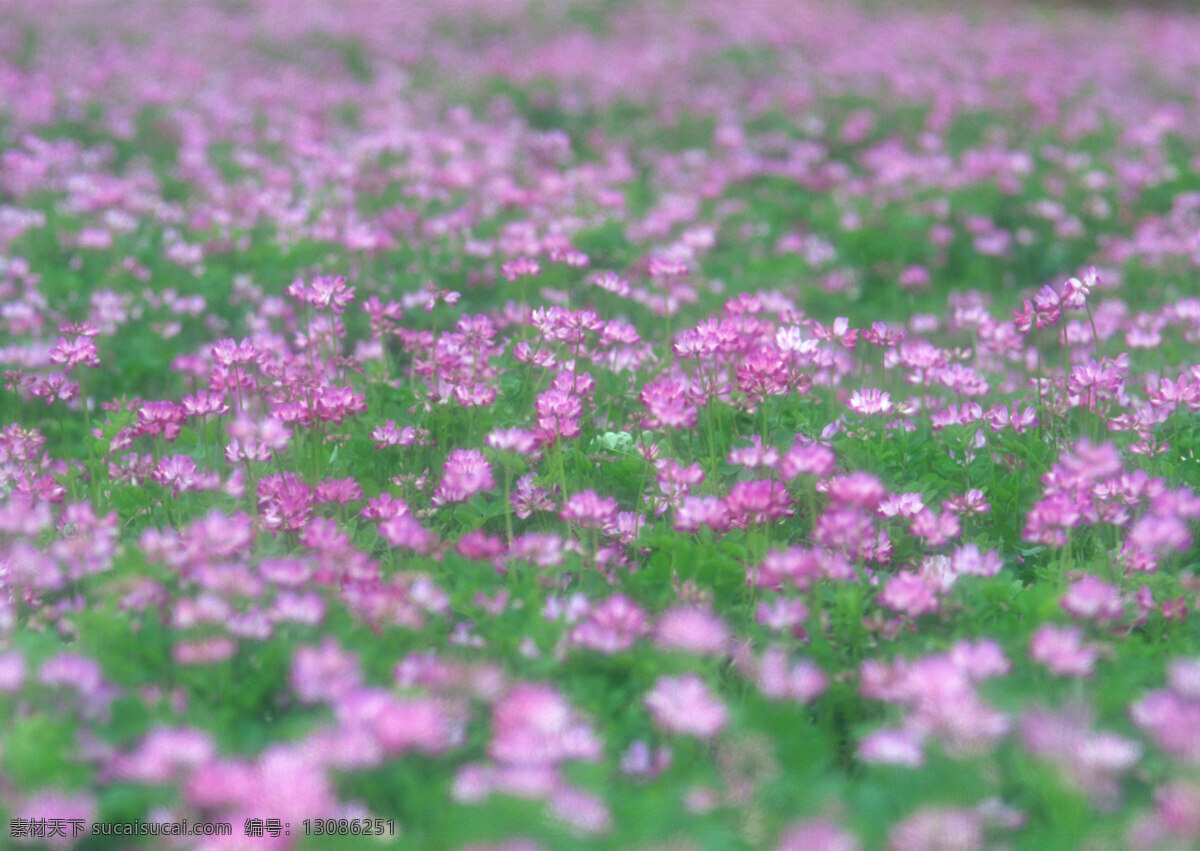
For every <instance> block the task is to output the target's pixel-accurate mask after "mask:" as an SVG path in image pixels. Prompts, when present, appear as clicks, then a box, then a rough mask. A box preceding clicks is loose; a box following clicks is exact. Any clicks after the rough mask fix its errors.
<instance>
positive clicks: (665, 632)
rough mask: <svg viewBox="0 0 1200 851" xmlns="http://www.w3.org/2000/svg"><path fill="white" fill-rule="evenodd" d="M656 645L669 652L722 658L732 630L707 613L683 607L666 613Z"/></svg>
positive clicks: (661, 620) (655, 637) (656, 637)
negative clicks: (678, 651)
mask: <svg viewBox="0 0 1200 851" xmlns="http://www.w3.org/2000/svg"><path fill="white" fill-rule="evenodd" d="M654 641H655V643H656V644H657V645H658V646H659V647H662V648H665V649H668V650H683V651H685V652H687V653H697V654H700V655H706V656H720V655H722V654H724V653H725V651H726V649H727V647H728V643H729V629H728V628H727V627H726V626H725V622H724V621H722V620H721V619H720V618H719V617H717V616H716V615H715V614H713V613H712V612H710V611H708V610H707V609H701V608H696V607H694V606H680V607H677V608H674V609H670V610H668V611H667V612H665V613H664V614H663V615H662V616H661V617H660V618H659V619H658V623H657V624H656V625H655V628H654Z"/></svg>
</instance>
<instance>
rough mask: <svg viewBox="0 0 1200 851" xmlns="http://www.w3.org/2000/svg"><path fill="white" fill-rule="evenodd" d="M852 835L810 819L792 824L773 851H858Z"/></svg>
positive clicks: (858, 847) (819, 819)
mask: <svg viewBox="0 0 1200 851" xmlns="http://www.w3.org/2000/svg"><path fill="white" fill-rule="evenodd" d="M861 847H862V845H861V844H860V843H859V841H858V840H857V839H856V838H855V837H854V835H853V834H851V833H847V832H846V831H844V830H842V828H840V827H838V826H837V825H836V824H834V823H833V822H831V821H826V820H825V819H823V818H811V819H806V820H804V821H798V822H793V823H792V824H790V825H789V826H788V827H787V828H786V829H785V830H784V831H783V833H782V834H781V835H780V837H779V841H778V842H777V843H776V844H775V851H817V850H818V849H819V851H859V849H860V848H861Z"/></svg>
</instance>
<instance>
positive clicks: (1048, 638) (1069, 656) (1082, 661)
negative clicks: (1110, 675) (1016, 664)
mask: <svg viewBox="0 0 1200 851" xmlns="http://www.w3.org/2000/svg"><path fill="white" fill-rule="evenodd" d="M1099 655H1100V653H1099V650H1098V649H1097V648H1096V646H1095V645H1091V644H1084V643H1083V631H1082V630H1081V629H1079V627H1075V626H1068V627H1058V626H1055V625H1054V624H1049V623H1047V624H1042V625H1041V626H1040V627H1038V629H1037V631H1036V632H1034V634H1033V637H1032V638H1031V639H1030V641H1029V658H1030V659H1032V660H1033V661H1034V662H1039V663H1041V664H1043V665H1045V666H1046V667H1047V668H1049V669H1050V670H1051V671H1052V672H1053V673H1054V674H1057V675H1058V676H1060V677H1090V676H1091V675H1092V671H1093V670H1095V667H1096V659H1097V658H1098V657H1099Z"/></svg>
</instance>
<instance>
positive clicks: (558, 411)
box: [535, 390, 583, 443]
mask: <svg viewBox="0 0 1200 851" xmlns="http://www.w3.org/2000/svg"><path fill="white" fill-rule="evenodd" d="M535 407H536V410H537V426H538V429H539V430H540V431H541V432H542V433H543V435H544V436H545V440H546V442H547V443H554V442H555V441H556V440H557V439H558V438H560V437H563V438H573V437H579V417H580V415H581V414H582V413H583V407H582V405H581V404H580V402H579V397H578V396H574V395H572V394H571V393H568V392H566V391H563V390H547V391H545V392H544V393H539V394H538V397H537V403H536V405H535Z"/></svg>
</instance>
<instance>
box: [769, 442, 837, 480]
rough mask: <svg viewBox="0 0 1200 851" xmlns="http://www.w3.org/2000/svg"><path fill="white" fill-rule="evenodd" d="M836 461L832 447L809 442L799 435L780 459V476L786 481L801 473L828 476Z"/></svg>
mask: <svg viewBox="0 0 1200 851" xmlns="http://www.w3.org/2000/svg"><path fill="white" fill-rule="evenodd" d="M836 463H837V458H836V456H834V454H833V450H832V449H830V448H829V447H827V446H822V445H821V444H819V443H811V442H808V441H807V440H806V439H805V438H802V437H800V436H799V435H797V437H796V442H795V443H794V444H793V445H792V447H791V448H790V449H788V450H787V451H786V452H784V453H783V457H782V458H781V459H780V462H779V476H780V478H782V479H783V480H785V481H791V480H792V479H794V478H796V476H799V475H808V476H828V475H829V474H830V473H832V472H833V469H834V465H835V464H836Z"/></svg>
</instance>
